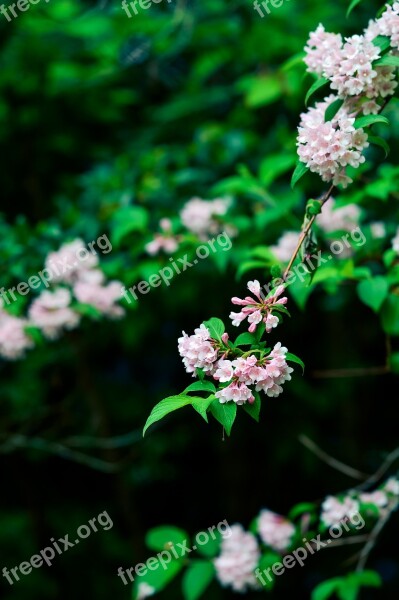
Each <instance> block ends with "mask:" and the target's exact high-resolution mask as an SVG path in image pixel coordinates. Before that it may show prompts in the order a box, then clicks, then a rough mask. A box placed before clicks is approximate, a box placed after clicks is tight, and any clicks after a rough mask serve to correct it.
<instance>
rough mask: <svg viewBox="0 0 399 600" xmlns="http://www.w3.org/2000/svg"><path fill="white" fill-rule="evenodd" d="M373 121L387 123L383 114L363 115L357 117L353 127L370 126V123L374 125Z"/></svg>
mask: <svg viewBox="0 0 399 600" xmlns="http://www.w3.org/2000/svg"><path fill="white" fill-rule="evenodd" d="M375 123H385V124H386V125H389V121H388V119H387V118H386V117H384V116H383V115H365V116H363V117H358V118H357V119H356V120H355V122H354V124H353V126H354V128H355V129H362V128H364V127H370V125H374V124H375Z"/></svg>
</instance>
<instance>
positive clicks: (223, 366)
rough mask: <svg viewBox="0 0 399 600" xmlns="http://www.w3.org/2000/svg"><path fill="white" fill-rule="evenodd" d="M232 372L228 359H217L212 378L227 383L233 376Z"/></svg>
mask: <svg viewBox="0 0 399 600" xmlns="http://www.w3.org/2000/svg"><path fill="white" fill-rule="evenodd" d="M233 374H234V368H233V363H232V362H231V361H230V360H219V362H218V363H217V369H216V372H215V374H214V375H213V378H214V379H216V380H217V381H220V383H227V382H228V381H230V380H231V379H232V378H233Z"/></svg>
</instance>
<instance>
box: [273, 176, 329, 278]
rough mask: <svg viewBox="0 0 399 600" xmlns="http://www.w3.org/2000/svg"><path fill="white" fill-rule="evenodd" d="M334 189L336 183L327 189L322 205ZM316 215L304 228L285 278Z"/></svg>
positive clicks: (284, 276)
mask: <svg viewBox="0 0 399 600" xmlns="http://www.w3.org/2000/svg"><path fill="white" fill-rule="evenodd" d="M333 190H334V185H332V186H331V187H330V189H329V190H327V192H326V193H325V194H324V196H323V199H322V201H321V206H324V204H325V203H326V202H327V200H329V198H331V194H332V193H333ZM316 216H317V215H313V216H312V217H311V218H310V219H309V221H308V222H307V224H306V226H305V228H304V229H303V231H302V233H301V235H300V236H299V240H298V243H297V246H296V248H295V250H294V253H293V255H292V256H291V259H290V262H289V263H288V266H287V268H286V269H285V271H284V275H283V279H285V278H286V277H287V275H288V273H289V272H290V270H291V267H292V265H293V264H294V260H295V259H296V257H297V255H298V252H299V250H300V249H301V246H302V244H303V242H304V241H305V239H306V236H307V235H308V233H309V231H310V229H311V227H312V225H313V223H314V221H315V219H316Z"/></svg>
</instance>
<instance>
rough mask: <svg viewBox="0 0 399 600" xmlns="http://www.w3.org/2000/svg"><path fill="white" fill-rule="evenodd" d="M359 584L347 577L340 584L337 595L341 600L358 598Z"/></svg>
mask: <svg viewBox="0 0 399 600" xmlns="http://www.w3.org/2000/svg"><path fill="white" fill-rule="evenodd" d="M359 587H360V586H359V584H358V583H356V582H354V581H349V578H346V579H345V580H344V581H342V582H341V583H340V584H339V585H338V589H337V592H336V593H337V596H338V598H339V599H340V600H356V599H357V597H358V594H359Z"/></svg>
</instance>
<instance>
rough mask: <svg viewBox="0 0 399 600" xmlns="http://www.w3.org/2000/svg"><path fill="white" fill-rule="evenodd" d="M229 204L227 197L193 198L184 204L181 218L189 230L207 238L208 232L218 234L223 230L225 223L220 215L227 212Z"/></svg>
mask: <svg viewBox="0 0 399 600" xmlns="http://www.w3.org/2000/svg"><path fill="white" fill-rule="evenodd" d="M229 205H230V201H229V200H227V199H225V198H217V199H216V200H202V199H201V198H192V199H191V200H189V201H188V202H187V203H186V204H185V205H184V207H183V209H182V211H181V212H180V218H181V221H182V223H183V225H184V226H185V227H186V228H187V229H188V230H189V231H191V232H192V233H195V234H196V235H197V236H198V237H199V238H200V239H204V240H205V239H207V238H208V234H216V233H219V232H220V231H222V229H223V224H222V223H221V220H220V217H223V216H224V215H225V214H226V212H227V210H228V208H229ZM229 232H230V234H231V235H234V231H233V230H232V229H229Z"/></svg>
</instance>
